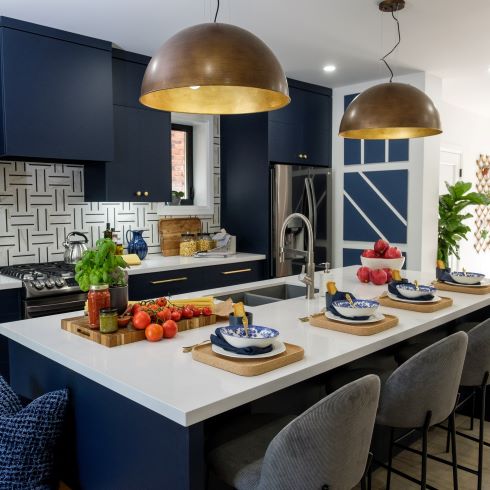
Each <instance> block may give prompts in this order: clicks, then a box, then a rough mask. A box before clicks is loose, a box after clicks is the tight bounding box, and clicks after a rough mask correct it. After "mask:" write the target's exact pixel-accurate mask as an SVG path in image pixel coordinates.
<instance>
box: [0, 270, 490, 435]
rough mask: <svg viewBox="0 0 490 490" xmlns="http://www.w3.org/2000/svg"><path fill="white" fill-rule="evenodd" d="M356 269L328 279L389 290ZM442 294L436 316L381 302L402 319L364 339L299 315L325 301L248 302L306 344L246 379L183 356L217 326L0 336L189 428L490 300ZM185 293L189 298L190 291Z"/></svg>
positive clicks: (362, 293) (28, 330)
mask: <svg viewBox="0 0 490 490" xmlns="http://www.w3.org/2000/svg"><path fill="white" fill-rule="evenodd" d="M356 269H357V267H347V268H344V269H334V270H333V271H332V279H333V280H335V281H336V283H337V287H338V289H339V290H342V291H350V292H352V293H353V294H354V295H355V296H357V297H358V298H374V297H377V296H379V295H380V294H381V293H382V292H383V291H384V290H385V289H386V287H385V286H374V285H372V284H362V283H360V282H358V280H357V278H356V277H355V273H356ZM404 274H405V275H406V276H407V277H409V278H410V279H411V280H414V279H418V280H419V281H420V282H421V284H424V283H427V282H428V281H429V280H432V279H433V273H430V274H421V273H417V272H405V273H404ZM282 283H288V284H299V283H298V280H297V278H296V277H289V278H282V279H271V280H268V281H261V282H260V283H249V284H242V285H237V286H234V287H226V288H221V289H219V290H214V291H215V294H216V295H218V294H223V293H228V292H230V293H231V292H238V291H240V290H248V289H251V288H253V287H254V286H255V287H257V286H266V285H273V284H282ZM204 293H206V292H204ZM201 294H203V292H198V293H195V295H196V296H200V295H201ZM441 294H442V295H443V296H449V297H451V298H453V300H454V304H453V305H452V306H451V307H449V308H446V309H443V310H440V311H438V312H435V313H417V312H411V311H406V310H399V309H391V308H384V307H381V311H382V312H385V313H390V314H394V315H397V316H398V318H399V324H398V325H397V326H396V327H394V328H392V329H390V330H387V331H385V332H381V333H379V334H376V335H372V336H368V337H362V336H355V335H349V334H344V333H340V332H334V331H330V330H324V329H321V328H316V327H312V326H310V325H309V324H308V323H303V322H301V321H300V320H299V318H300V317H305V316H308V315H309V314H312V313H317V312H319V311H320V310H321V308H322V307H323V306H324V298H315V299H313V300H306V299H304V298H296V299H290V300H287V301H282V302H278V303H273V304H268V305H264V306H259V307H255V308H250V307H247V310H249V311H252V312H253V314H254V323H255V324H258V325H266V326H270V327H274V328H277V329H278V330H280V332H281V339H282V340H283V341H285V342H290V343H293V344H297V345H300V346H302V347H303V348H304V349H305V357H304V359H303V360H301V361H299V362H296V363H294V364H291V365H289V366H285V367H283V368H280V369H276V370H274V371H272V372H269V373H266V374H263V375H260V376H255V377H249V378H248V377H241V376H237V375H235V374H231V373H228V372H225V371H222V370H220V369H217V368H214V367H211V366H208V365H205V364H201V363H199V362H197V361H194V360H193V359H192V356H191V354H184V353H182V346H187V345H192V344H195V343H198V342H201V341H202V340H205V339H206V338H209V334H210V333H211V332H212V331H213V330H214V329H215V328H216V326H210V327H204V328H200V329H195V330H191V331H187V332H182V333H179V334H178V335H177V336H176V337H175V338H173V339H170V340H163V341H161V342H158V343H150V342H146V341H142V342H137V343H134V344H129V345H125V346H120V347H115V348H112V349H109V348H106V347H103V346H101V345H98V344H96V343H93V342H90V341H88V340H85V339H83V338H80V337H77V336H75V335H73V334H70V333H68V332H65V331H63V330H61V328H60V320H61V319H62V318H64V317H69V316H74V314H73V313H71V314H64V315H56V316H50V317H44V318H38V319H31V320H22V321H18V322H12V323H4V324H0V334H2V335H5V336H7V337H8V338H10V339H12V340H14V341H16V342H18V343H20V344H22V345H24V346H26V347H28V348H30V349H32V350H34V351H36V352H38V353H39V354H42V355H44V356H46V357H48V358H50V359H52V360H54V361H56V362H58V363H60V364H62V365H63V366H66V367H67V368H70V369H72V370H74V371H76V372H77V373H79V374H81V375H83V376H86V377H87V378H89V379H92V380H94V381H95V382H97V383H100V384H101V385H103V386H105V387H107V388H109V389H112V390H114V391H116V392H118V393H120V394H121V395H123V396H126V397H127V398H129V399H131V400H133V401H135V402H137V403H140V404H141V405H143V406H145V407H147V408H149V409H151V410H153V411H155V412H157V413H159V414H161V415H163V416H165V417H167V418H169V419H171V420H173V421H175V422H177V423H179V424H181V425H184V426H189V425H192V424H195V423H197V422H200V421H202V420H205V419H207V418H209V417H212V416H214V415H216V414H219V413H222V412H225V411H227V410H229V409H231V408H234V407H237V406H239V405H242V404H244V403H248V402H250V401H252V400H255V399H258V398H260V397H263V396H265V395H268V394H270V393H273V392H275V391H278V390H280V389H283V388H285V387H288V386H291V385H293V384H295V383H298V382H300V381H303V380H305V379H308V378H311V377H313V376H316V375H318V374H320V373H323V372H326V371H329V370H331V369H333V368H335V367H338V366H340V365H343V364H345V363H348V362H350V361H353V360H355V359H358V358H360V357H363V356H366V355H368V354H371V353H373V352H375V351H378V350H380V349H383V348H385V347H388V346H390V345H392V344H395V343H397V342H400V341H402V340H405V339H407V338H409V337H412V336H414V335H417V334H419V333H422V332H424V331H427V330H429V329H431V328H434V327H436V326H438V325H441V324H443V323H446V322H448V321H450V320H453V319H456V318H459V317H461V316H463V315H465V314H468V313H470V312H472V311H475V310H477V309H480V308H483V307H485V306H488V305H490V294H487V295H473V294H461V293H449V292H443V293H441ZM185 296H191V297H192V294H187V295H185Z"/></svg>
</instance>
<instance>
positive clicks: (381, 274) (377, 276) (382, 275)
mask: <svg viewBox="0 0 490 490" xmlns="http://www.w3.org/2000/svg"><path fill="white" fill-rule="evenodd" d="M369 279H370V280H371V282H372V283H373V284H376V286H381V285H382V284H386V280H387V279H388V275H387V274H386V272H385V271H384V270H383V269H371V271H370V272H369Z"/></svg>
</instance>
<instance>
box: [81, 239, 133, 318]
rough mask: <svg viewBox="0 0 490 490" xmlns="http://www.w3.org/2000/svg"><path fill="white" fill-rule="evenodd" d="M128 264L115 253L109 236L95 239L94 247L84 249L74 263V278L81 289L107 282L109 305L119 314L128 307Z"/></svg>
mask: <svg viewBox="0 0 490 490" xmlns="http://www.w3.org/2000/svg"><path fill="white" fill-rule="evenodd" d="M127 267H128V265H127V264H126V262H125V261H124V259H123V258H122V257H121V256H120V255H116V244H115V243H114V242H113V241H112V240H111V239H109V238H101V239H100V240H97V242H96V247H95V249H90V250H86V251H85V252H84V253H83V255H82V258H81V259H80V260H79V261H78V262H77V263H76V265H75V280H76V281H77V283H78V285H79V286H80V289H81V290H82V291H88V290H89V289H90V286H91V285H97V284H108V285H109V291H110V294H111V307H113V308H117V311H118V314H119V315H121V314H122V313H124V312H125V311H126V308H127V307H128V275H127V273H126V271H125V270H124V269H126V268H127Z"/></svg>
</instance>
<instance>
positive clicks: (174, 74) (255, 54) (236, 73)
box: [140, 23, 290, 114]
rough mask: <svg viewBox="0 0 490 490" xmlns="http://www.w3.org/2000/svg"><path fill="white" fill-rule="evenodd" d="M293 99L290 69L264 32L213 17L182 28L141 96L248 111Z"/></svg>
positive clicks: (172, 106)
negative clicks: (261, 34) (261, 35)
mask: <svg viewBox="0 0 490 490" xmlns="http://www.w3.org/2000/svg"><path fill="white" fill-rule="evenodd" d="M289 101H290V98H289V93H288V85H287V80H286V76H285V75H284V71H283V69H282V67H281V65H280V63H279V61H278V60H277V58H276V57H275V56H274V53H273V52H272V51H271V50H270V49H269V48H268V47H267V45H266V44H264V43H263V42H262V41H261V40H260V39H259V38H258V37H256V36H255V35H253V34H252V33H250V32H248V31H246V30H245V29H241V28H239V27H236V26H233V25H229V24H220V23H216V24H214V23H209V24H200V25H196V26H193V27H189V28H187V29H184V30H182V31H180V32H178V33H177V34H176V35H175V36H173V37H172V38H170V39H169V40H168V41H167V42H166V43H165V44H163V46H162V47H161V48H160V49H159V51H158V52H157V53H156V55H155V56H154V57H153V58H152V59H151V61H150V63H149V65H148V67H147V69H146V72H145V76H144V78H143V83H142V86H141V97H140V102H141V103H142V104H144V105H146V106H149V107H152V108H154V109H160V110H165V111H172V112H187V113H194V114H245V113H253V112H263V111H271V110H275V109H280V108H281V107H284V106H285V105H287V104H288V103H289Z"/></svg>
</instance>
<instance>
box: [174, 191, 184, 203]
mask: <svg viewBox="0 0 490 490" xmlns="http://www.w3.org/2000/svg"><path fill="white" fill-rule="evenodd" d="M183 197H184V193H183V192H182V191H172V205H173V206H179V205H180V201H181V200H182V198H183Z"/></svg>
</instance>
